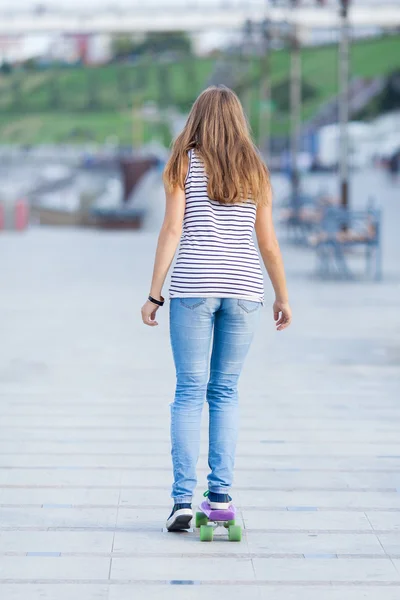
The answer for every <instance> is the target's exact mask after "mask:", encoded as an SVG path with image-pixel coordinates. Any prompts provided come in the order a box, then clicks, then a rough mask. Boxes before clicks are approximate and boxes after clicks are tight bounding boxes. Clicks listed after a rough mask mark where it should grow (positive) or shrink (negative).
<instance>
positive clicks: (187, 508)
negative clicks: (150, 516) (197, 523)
mask: <svg viewBox="0 0 400 600" xmlns="http://www.w3.org/2000/svg"><path fill="white" fill-rule="evenodd" d="M192 518H193V511H192V505H191V504H175V505H174V508H173V509H172V513H171V514H170V515H169V517H168V520H167V529H168V531H182V530H184V529H189V528H190V521H191V520H192Z"/></svg>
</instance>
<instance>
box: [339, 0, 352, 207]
mask: <svg viewBox="0 0 400 600" xmlns="http://www.w3.org/2000/svg"><path fill="white" fill-rule="evenodd" d="M349 3H350V0H341V7H340V44H339V124H340V153H339V179H340V203H341V205H342V206H343V208H348V206H349V161H348V158H349V157H348V154H349V140H348V130H347V129H348V128H347V124H348V122H349V45H350V44H349V42H350V32H349V14H348V8H349Z"/></svg>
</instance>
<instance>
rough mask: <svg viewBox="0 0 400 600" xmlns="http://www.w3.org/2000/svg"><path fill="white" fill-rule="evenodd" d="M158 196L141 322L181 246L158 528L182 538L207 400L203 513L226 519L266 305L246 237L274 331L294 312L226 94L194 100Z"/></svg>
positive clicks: (262, 173) (261, 169)
mask: <svg viewBox="0 0 400 600" xmlns="http://www.w3.org/2000/svg"><path fill="white" fill-rule="evenodd" d="M164 185H165V191H166V212H165V218H164V223H163V225H162V228H161V232H160V236H159V239H158V246H157V251H156V257H155V264H154V272H153V279H152V284H151V289H150V296H149V298H148V300H147V302H146V303H145V304H144V306H143V308H142V319H143V322H144V323H145V324H146V325H150V326H152V327H154V326H155V325H157V324H158V323H157V321H156V320H155V319H156V312H157V310H158V309H159V307H160V306H162V305H163V304H164V298H163V297H162V287H163V284H164V281H165V278H166V276H167V273H168V271H169V268H170V266H171V263H172V260H173V258H174V255H175V252H176V249H177V246H178V244H179V241H180V248H179V253H178V257H177V261H176V264H175V267H174V270H173V273H172V279H171V286H170V290H169V297H170V334H171V345H172V351H173V356H174V361H175V367H176V376H177V384H176V393H175V399H174V402H173V403H172V405H171V441H172V461H173V469H174V484H173V487H172V498H173V500H174V507H173V509H172V513H171V515H170V516H169V518H168V520H167V529H168V530H169V531H178V530H180V529H187V528H188V527H189V525H190V521H191V519H192V516H193V513H192V496H193V492H194V489H195V486H196V463H197V459H198V456H199V450H200V421H201V412H202V408H203V404H204V400H205V399H207V402H208V405H209V417H210V424H209V453H208V462H209V466H210V471H211V472H210V474H209V475H208V502H209V504H210V507H211V508H215V509H225V508H228V507H229V504H230V502H231V501H232V498H231V496H230V495H229V490H230V487H231V484H232V476H233V466H234V458H235V448H236V438H237V432H238V393H237V386H238V380H239V375H240V372H241V370H242V366H243V362H244V360H245V357H246V354H247V352H248V350H249V347H250V343H251V340H252V337H253V333H254V331H255V329H256V327H257V322H258V318H259V313H260V307H261V305H262V303H263V298H264V288H263V276H262V271H261V267H260V260H259V256H258V252H257V250H256V247H255V245H254V242H253V231H254V228H255V231H256V235H257V241H258V247H259V250H260V252H261V256H262V258H263V261H264V265H265V267H266V269H267V272H268V275H269V277H270V279H271V282H272V285H273V288H274V290H275V295H276V299H275V302H274V306H273V314H274V319H275V321H276V328H277V330H278V331H282V330H283V329H285V328H286V327H288V325H289V324H290V321H291V311H290V307H289V302H288V293H287V289H286V283H285V274H284V268H283V263H282V257H281V253H280V249H279V245H278V241H277V239H276V235H275V231H274V226H273V222H272V201H271V188H270V182H269V176H268V171H267V168H266V167H265V165H264V164H263V162H262V160H261V158H260V156H259V154H258V152H257V150H256V148H255V146H254V144H253V142H252V141H251V138H250V133H249V128H248V125H247V122H246V118H245V115H244V113H243V109H242V106H241V104H240V101H239V99H238V97H237V96H236V94H235V93H234V92H232V91H231V90H230V89H228V88H226V87H225V86H217V87H210V88H208V89H206V90H205V91H204V92H203V93H202V94H201V95H200V96H199V97H198V98H197V100H196V102H195V103H194V105H193V108H192V110H191V112H190V115H189V118H188V120H187V123H186V125H185V128H184V130H183V131H182V133H181V134H180V135H179V137H178V138H177V140H176V142H175V143H174V146H173V150H172V154H171V157H170V159H169V161H168V163H167V165H166V168H165V171H164ZM210 350H211V352H210ZM210 355H211V358H210Z"/></svg>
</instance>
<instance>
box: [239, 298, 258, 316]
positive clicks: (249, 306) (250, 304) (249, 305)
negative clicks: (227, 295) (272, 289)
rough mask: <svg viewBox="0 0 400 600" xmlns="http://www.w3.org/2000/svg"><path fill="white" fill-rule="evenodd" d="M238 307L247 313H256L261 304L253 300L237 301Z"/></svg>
mask: <svg viewBox="0 0 400 600" xmlns="http://www.w3.org/2000/svg"><path fill="white" fill-rule="evenodd" d="M238 305H239V306H240V308H242V309H243V310H244V311H245V312H247V313H252V312H254V311H256V310H257V309H258V308H260V306H261V302H256V301H254V300H238Z"/></svg>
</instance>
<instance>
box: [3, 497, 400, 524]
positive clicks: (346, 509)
mask: <svg viewBox="0 0 400 600" xmlns="http://www.w3.org/2000/svg"><path fill="white" fill-rule="evenodd" d="M0 508H2V509H6V508H13V509H15V508H38V509H48V508H54V509H55V508H65V509H74V510H88V509H90V510H105V509H110V510H115V509H116V508H124V509H127V510H138V509H151V510H153V509H164V506H162V505H160V504H156V505H148V504H146V505H143V504H139V505H136V504H119V505H118V504H65V505H63V504H60V505H57V504H54V505H53V506H50V505H46V504H40V503H39V504H34V503H25V504H14V503H7V504H0ZM241 509H242V510H250V511H260V512H296V511H290V510H288V507H287V506H250V507H248V506H243V507H241ZM317 511H318V512H361V513H364V512H384V513H386V512H387V513H391V512H394V513H398V512H399V509H398V508H387V507H380V506H378V507H365V506H364V507H362V506H360V507H353V506H351V507H347V506H344V507H343V506H320V507H317ZM305 512H306V511H305ZM0 529H1V528H0Z"/></svg>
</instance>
